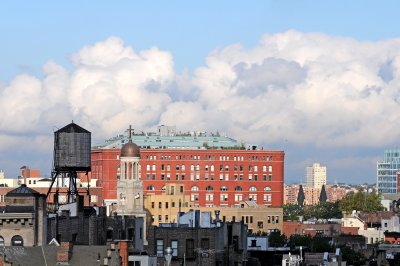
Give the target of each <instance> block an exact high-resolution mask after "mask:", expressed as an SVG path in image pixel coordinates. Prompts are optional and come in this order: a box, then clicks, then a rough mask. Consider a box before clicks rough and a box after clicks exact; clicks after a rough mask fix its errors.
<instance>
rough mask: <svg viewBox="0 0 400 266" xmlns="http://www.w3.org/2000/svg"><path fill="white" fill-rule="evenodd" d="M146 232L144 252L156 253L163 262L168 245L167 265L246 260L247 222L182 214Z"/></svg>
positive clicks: (200, 214) (223, 263)
mask: <svg viewBox="0 0 400 266" xmlns="http://www.w3.org/2000/svg"><path fill="white" fill-rule="evenodd" d="M148 236H149V238H148V241H149V246H148V252H149V254H150V255H156V256H157V262H158V263H159V265H162V264H164V263H166V259H165V250H166V248H168V247H169V248H171V251H172V254H171V255H172V260H171V264H170V265H188V266H189V265H245V263H246V261H247V226H246V225H244V224H243V223H241V222H235V223H224V222H220V221H218V219H217V220H216V221H212V220H211V217H210V215H209V214H208V213H201V212H200V211H191V212H188V213H185V214H182V215H181V216H180V217H179V221H178V222H177V223H175V224H160V226H153V227H151V228H150V229H149V234H148Z"/></svg>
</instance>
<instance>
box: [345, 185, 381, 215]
mask: <svg viewBox="0 0 400 266" xmlns="http://www.w3.org/2000/svg"><path fill="white" fill-rule="evenodd" d="M339 207H340V210H341V211H343V212H347V213H351V212H352V211H353V210H356V211H361V212H367V213H373V212H377V211H382V210H383V206H382V204H381V201H380V195H379V194H378V193H377V192H376V191H375V190H373V191H372V192H371V193H365V192H364V190H363V189H362V188H360V189H359V190H358V191H357V193H354V192H349V193H347V194H346V196H345V197H344V198H343V199H341V200H340V204H339Z"/></svg>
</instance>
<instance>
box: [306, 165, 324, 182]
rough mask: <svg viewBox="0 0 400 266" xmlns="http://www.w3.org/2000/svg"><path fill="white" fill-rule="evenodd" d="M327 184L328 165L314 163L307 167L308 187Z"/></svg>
mask: <svg viewBox="0 0 400 266" xmlns="http://www.w3.org/2000/svg"><path fill="white" fill-rule="evenodd" d="M322 185H326V166H321V165H320V164H319V163H314V164H313V165H312V166H307V167H306V187H312V188H321V187H322Z"/></svg>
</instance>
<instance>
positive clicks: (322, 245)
mask: <svg viewBox="0 0 400 266" xmlns="http://www.w3.org/2000/svg"><path fill="white" fill-rule="evenodd" d="M329 239H330V238H326V237H324V236H322V235H316V236H314V237H312V236H310V235H297V234H296V235H291V236H290V238H289V241H288V243H289V245H290V246H303V247H308V248H309V249H310V251H311V252H332V251H333V249H334V248H333V247H332V246H331V245H330V244H329Z"/></svg>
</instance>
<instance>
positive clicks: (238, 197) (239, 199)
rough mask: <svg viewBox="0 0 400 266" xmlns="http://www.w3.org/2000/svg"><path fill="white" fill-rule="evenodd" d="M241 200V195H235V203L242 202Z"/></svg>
mask: <svg viewBox="0 0 400 266" xmlns="http://www.w3.org/2000/svg"><path fill="white" fill-rule="evenodd" d="M242 200H243V195H242V194H235V201H236V202H238V201H242Z"/></svg>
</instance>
